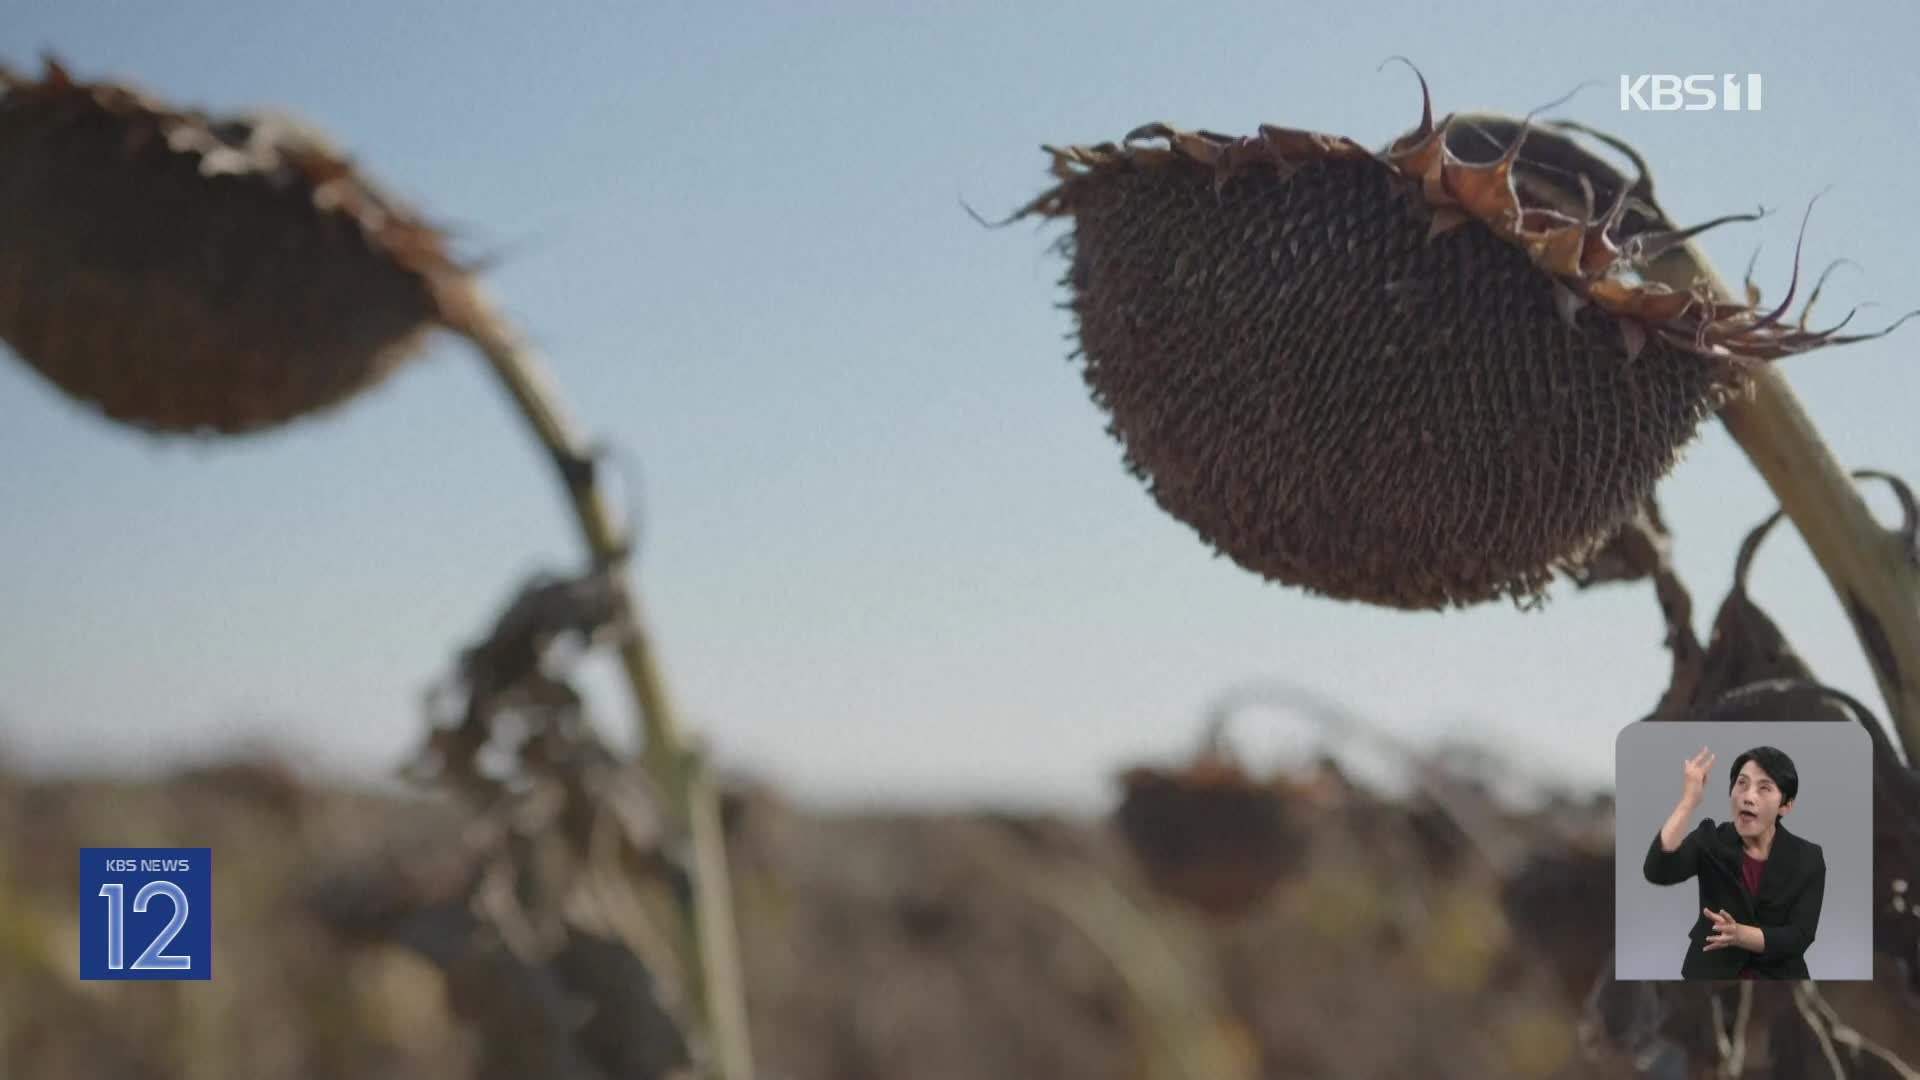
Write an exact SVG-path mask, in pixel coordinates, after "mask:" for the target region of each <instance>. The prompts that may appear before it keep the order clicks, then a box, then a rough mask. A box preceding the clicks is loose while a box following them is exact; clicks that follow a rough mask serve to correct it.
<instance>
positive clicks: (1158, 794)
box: [1115, 751, 1303, 916]
mask: <svg viewBox="0 0 1920 1080" xmlns="http://www.w3.org/2000/svg"><path fill="white" fill-rule="evenodd" d="M1120 782H1121V786H1122V788H1123V789H1124V791H1125V795H1124V797H1123V798H1122V800H1121V803H1120V807H1119V809H1118V811H1117V813H1116V815H1115V824H1116V825H1117V826H1118V827H1119V831H1120V834H1121V837H1122V838H1123V839H1124V840H1125V841H1126V844H1127V847H1128V848H1129V850H1130V851H1131V852H1132V853H1133V857H1134V859H1135V861H1136V862H1137V863H1138V864H1139V866H1140V868H1141V869H1142V870H1143V871H1144V872H1145V874H1146V876H1147V879H1148V881H1149V883H1150V884H1152V886H1153V887H1154V889H1155V890H1156V891H1158V892H1160V893H1161V894H1163V895H1165V896H1169V897H1172V898H1173V899H1175V900H1178V901H1180V902H1181V903H1183V904H1186V905H1188V906H1189V907H1192V908H1194V909H1196V910H1198V911H1202V912H1205V913H1207V914H1210V915H1216V916H1230V915H1236V914H1240V913H1244V912H1247V911H1249V910H1251V909H1253V908H1255V907H1257V906H1258V905H1259V904H1260V903H1261V902H1262V901H1263V900H1265V899H1266V898H1267V897H1268V896H1269V895H1270V894H1271V893H1272V892H1273V890H1274V888H1275V887H1276V886H1277V885H1278V884H1279V883H1280V881H1281V879H1282V878H1284V877H1285V876H1286V875H1287V873H1288V872H1289V871H1290V870H1292V869H1294V868H1296V867H1297V866H1298V865H1299V863H1300V862H1301V860H1302V854H1301V851H1300V845H1301V842H1302V839H1303V838H1302V837H1301V836H1300V835H1299V830H1298V824H1297V823H1296V822H1295V821H1294V820H1293V815H1292V814H1291V813H1290V812H1289V808H1288V806H1287V800H1286V798H1285V796H1284V794H1283V785H1280V784H1277V783H1274V782H1263V781H1260V780H1256V779H1255V778H1253V777H1251V776H1248V775H1247V773H1246V771H1245V770H1244V769H1242V768H1241V767H1240V765H1239V763H1238V762H1237V761H1235V760H1234V759H1233V758H1232V757H1231V756H1229V755H1227V754H1225V753H1223V752H1216V751H1210V752H1204V753H1202V754H1201V755H1200V756H1199V757H1197V758H1195V759H1194V760H1193V761H1192V762H1191V763H1189V764H1188V765H1186V766H1184V767H1182V768H1178V769H1162V768H1152V767H1146V766H1140V767H1135V768H1132V769H1128V770H1127V771H1126V772H1125V773H1124V774H1122V776H1121V778H1120Z"/></svg>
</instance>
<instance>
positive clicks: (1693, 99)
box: [1620, 75, 1760, 112]
mask: <svg viewBox="0 0 1920 1080" xmlns="http://www.w3.org/2000/svg"><path fill="white" fill-rule="evenodd" d="M1744 78H1745V79H1746V81H1745V83H1742V82H1741V79H1742V76H1739V75H1622V76H1620V111H1621V112H1632V111H1633V110H1635V109H1639V110H1641V111H1643V112H1705V111H1707V110H1709V109H1719V110H1721V111H1723V112H1741V111H1745V112H1759V111H1760V76H1758V75H1747V76H1745V77H1744Z"/></svg>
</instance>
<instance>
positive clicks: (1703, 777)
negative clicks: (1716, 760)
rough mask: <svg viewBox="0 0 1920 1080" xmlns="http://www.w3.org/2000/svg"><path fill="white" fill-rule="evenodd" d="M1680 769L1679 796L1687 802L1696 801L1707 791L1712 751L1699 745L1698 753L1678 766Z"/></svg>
mask: <svg viewBox="0 0 1920 1080" xmlns="http://www.w3.org/2000/svg"><path fill="white" fill-rule="evenodd" d="M1680 770H1681V789H1680V797H1681V798H1683V799H1685V800H1686V801H1687V802H1690V803H1698V802H1699V801H1700V800H1701V799H1702V798H1703V797H1704V796H1705V795H1706V792H1707V775H1708V774H1709V773H1710V772H1711V771H1712V770H1713V751H1711V750H1709V749H1707V748H1706V747H1704V746H1703V747H1701V748H1700V752H1699V753H1697V754H1695V755H1693V756H1692V757H1690V758H1688V759H1687V760H1686V762H1685V764H1683V765H1681V766H1680Z"/></svg>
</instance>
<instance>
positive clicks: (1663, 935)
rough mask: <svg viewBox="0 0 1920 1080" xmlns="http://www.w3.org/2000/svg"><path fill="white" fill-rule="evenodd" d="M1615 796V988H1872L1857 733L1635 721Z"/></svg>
mask: <svg viewBox="0 0 1920 1080" xmlns="http://www.w3.org/2000/svg"><path fill="white" fill-rule="evenodd" d="M1614 784H1615V804H1614V805H1615V818H1614V821H1615V824H1614V828H1615V845H1614V860H1615V862H1614V882H1615V907H1614V943H1615V949H1614V976H1615V977H1616V978H1619V979H1715V980H1717V979H1726V980H1737V979H1808V978H1812V979H1871V978H1872V977H1873V910H1872V889H1873V747H1872V740H1871V738H1870V737H1869V736H1868V733H1867V732H1866V731H1865V730H1864V729H1863V728H1861V727H1860V726H1859V725H1858V724H1851V723H1835V722H1830V721H1807V722H1791V721H1790V722H1770V721H1716V722H1668V721H1642V722H1638V723H1634V724H1630V725H1628V726H1627V728H1626V729H1625V730H1623V731H1622V732H1621V733H1620V737H1619V739H1618V740H1617V742H1616V743H1615V770H1614Z"/></svg>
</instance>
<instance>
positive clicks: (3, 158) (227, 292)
mask: <svg viewBox="0 0 1920 1080" xmlns="http://www.w3.org/2000/svg"><path fill="white" fill-rule="evenodd" d="M460 272H461V268H460V267H458V266H456V265H455V262H454V259H453V258H452V257H451V256H450V255H449V253H448V251H447V247H446V244H445V242H444V239H443V237H442V236H441V234H440V233H439V232H438V231H436V230H435V229H434V228H433V227H431V226H429V225H428V224H426V223H425V222H423V221H422V220H421V219H419V218H418V217H417V216H415V215H414V214H413V213H412V212H410V211H409V210H407V209H406V208H405V207H403V206H401V205H400V204H399V203H398V202H396V201H395V200H393V199H392V198H390V197H388V196H386V195H384V194H382V193H381V192H379V191H378V190H376V189H375V187H374V186H373V184H372V183H371V182H370V181H368V180H367V179H366V178H365V177H364V176H363V175H361V173H360V172H359V171H358V170H357V169H356V168H355V166H354V165H353V164H352V163H351V162H350V161H348V160H347V159H346V158H345V157H343V156H342V155H341V154H340V153H339V152H338V151H337V150H336V149H335V148H334V147H332V146H331V145H329V144H328V143H327V141H326V140H325V139H324V138H323V137H320V136H318V135H316V134H315V133H314V132H313V131H312V130H311V129H308V128H306V127H305V126H304V125H302V124H299V123H298V122H295V121H292V120H291V119H290V118H286V117H265V116H236V117H227V118H222V117H213V116H208V115H205V114H202V113H198V112H190V111H180V110H176V109H174V108H172V107H170V106H168V105H166V104H163V103H161V102H159V101H157V100H154V99H153V98H151V97H148V96H145V95H143V94H140V93H138V92H136V91H134V90H132V89H129V88H127V87H124V86H121V85H117V84H113V83H83V82H79V81H76V80H75V79H74V78H73V77H72V76H70V75H69V74H68V73H67V71H66V70H65V69H63V68H62V67H61V66H60V65H59V64H58V63H56V62H54V61H52V60H49V61H48V62H47V65H46V70H45V73H44V74H43V75H42V76H41V77H40V78H38V79H27V78H24V77H20V76H12V75H7V74H5V73H0V340H4V341H5V342H6V344H7V345H8V346H10V347H11V348H12V349H13V351H14V352H16V353H18V354H19V356H20V357H21V358H22V359H23V360H25V361H26V362H27V363H28V364H29V365H31V366H32V367H33V368H34V370H36V371H38V372H39V373H40V374H41V375H42V376H44V377H45V378H46V379H47V380H49V381H50V382H52V383H53V384H54V385H55V386H57V387H59V388H60V389H61V390H62V391H64V392H65V393H67V394H68V395H69V396H71V397H74V398H76V399H79V400H81V401H83V402H85V403H88V404H89V405H91V406H93V407H95V408H97V409H99V410H100V411H101V412H103V413H105V414H106V415H107V416H108V417H110V418H112V419H114V420H117V421H120V422H123V423H127V424H130V425H133V426H136V427H139V428H143V429H146V430H149V431H153V432H166V433H174V432H182V433H184V432H200V433H217V434H236V433H240V432H249V431H257V430H263V429H268V428H272V427H275V426H278V425H280V424H283V423H285V422H287V421H290V420H292V419H294V418H296V417H299V416H302V415H305V414H308V413H312V412H315V411H318V410H322V409H326V408H329V407H332V406H335V405H338V404H340V403H342V402H344V401H346V400H347V399H349V398H351V397H352V396H354V395H355V394H357V393H359V392H361V391H362V390H365V389H367V388H369V387H371V386H373V385H375V384H376V383H378V382H379V381H381V380H382V379H384V378H385V377H386V376H387V375H389V374H390V373H391V372H393V371H394V370H395V369H396V368H397V367H398V366H400V365H401V364H402V363H403V362H404V361H405V360H406V359H408V358H409V357H411V356H412V355H414V354H415V353H416V351H417V348H418V346H419V344H420V343H421V340H422V339H423V337H424V336H425V334H426V332H427V331H428V330H429V329H430V328H431V325H432V324H433V322H434V321H435V319H436V318H437V317H438V315H439V314H440V309H441V301H440V299H439V297H438V295H437V292H438V289H439V287H440V285H441V284H442V283H444V282H445V281H447V280H450V279H451V278H452V277H454V276H457V275H458V274H459V273H460Z"/></svg>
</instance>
